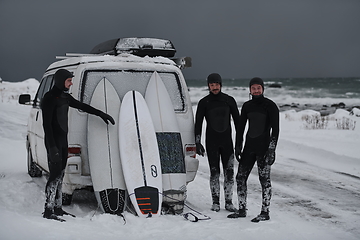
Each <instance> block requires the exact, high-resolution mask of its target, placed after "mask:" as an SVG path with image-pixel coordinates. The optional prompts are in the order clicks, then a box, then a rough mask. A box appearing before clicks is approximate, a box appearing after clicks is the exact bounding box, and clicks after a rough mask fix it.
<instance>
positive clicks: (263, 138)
mask: <svg viewBox="0 0 360 240" xmlns="http://www.w3.org/2000/svg"><path fill="white" fill-rule="evenodd" d="M247 121H248V122H249V128H248V131H247V134H246V141H245V146H244V149H243V151H242V154H241V159H240V161H239V169H238V173H237V175H236V182H237V193H238V198H239V209H246V198H247V183H246V182H247V179H248V177H249V175H250V172H251V170H252V168H253V167H254V164H255V162H257V166H258V172H259V180H260V183H261V187H262V211H264V212H268V211H269V205H270V199H271V182H270V167H271V166H270V164H269V163H267V161H266V158H264V156H265V154H266V152H267V151H268V149H269V145H271V146H272V147H273V149H274V151H275V147H276V144H277V140H278V137H279V109H278V107H277V106H276V104H275V103H274V102H273V101H271V100H270V99H268V98H265V97H264V96H263V95H261V96H259V97H256V98H254V97H253V99H252V100H249V101H247V102H245V103H244V104H243V106H242V109H241V115H240V124H239V134H240V135H241V140H240V142H241V143H242V136H243V133H244V130H245V125H246V122H247ZM270 143H271V144H270Z"/></svg>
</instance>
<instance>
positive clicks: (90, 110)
mask: <svg viewBox="0 0 360 240" xmlns="http://www.w3.org/2000/svg"><path fill="white" fill-rule="evenodd" d="M68 99H69V106H70V107H73V108H76V109H80V110H82V111H84V112H87V113H89V114H93V115H96V116H99V117H101V118H102V119H103V120H104V122H105V123H106V124H108V123H109V121H110V122H111V123H112V124H113V125H114V124H115V121H114V119H113V118H112V117H111V116H110V115H108V114H106V113H104V112H103V111H101V110H99V109H96V108H94V107H92V106H90V105H88V104H86V103H82V102H80V101H78V100H76V99H75V98H73V96H71V95H70V94H68Z"/></svg>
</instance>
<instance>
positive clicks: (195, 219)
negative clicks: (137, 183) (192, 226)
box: [159, 192, 211, 222]
mask: <svg viewBox="0 0 360 240" xmlns="http://www.w3.org/2000/svg"><path fill="white" fill-rule="evenodd" d="M159 194H160V195H163V196H165V197H167V198H170V199H172V200H175V201H178V199H175V198H172V197H169V196H167V195H165V194H163V193H160V192H159ZM184 206H185V207H187V208H188V209H190V210H191V211H193V212H194V213H196V214H197V215H198V216H196V215H195V214H194V213H192V212H188V213H183V214H177V215H180V216H182V217H183V218H184V219H185V220H188V221H190V222H198V221H200V220H210V219H211V218H210V217H209V216H206V215H205V214H203V213H201V212H199V211H197V210H195V209H194V208H192V207H190V206H189V205H187V204H186V203H185V202H184ZM168 208H171V206H168ZM171 212H172V214H173V215H175V214H176V213H175V211H174V210H172V211H171ZM199 216H201V217H199Z"/></svg>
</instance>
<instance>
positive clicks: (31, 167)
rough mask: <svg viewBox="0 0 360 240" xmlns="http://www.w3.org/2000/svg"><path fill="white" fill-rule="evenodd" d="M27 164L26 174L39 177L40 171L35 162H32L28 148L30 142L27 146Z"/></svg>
mask: <svg viewBox="0 0 360 240" xmlns="http://www.w3.org/2000/svg"><path fill="white" fill-rule="evenodd" d="M27 166H28V174H29V175H30V177H41V176H42V171H41V169H40V168H39V167H38V166H36V164H35V163H34V160H33V157H32V154H31V148H30V144H29V145H28V147H27Z"/></svg>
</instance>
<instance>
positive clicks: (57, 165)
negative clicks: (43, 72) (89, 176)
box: [41, 69, 115, 221]
mask: <svg viewBox="0 0 360 240" xmlns="http://www.w3.org/2000/svg"><path fill="white" fill-rule="evenodd" d="M73 77H74V76H73V74H72V73H71V72H69V71H68V70H66V69H59V70H57V71H56V73H55V75H54V81H55V84H54V86H53V87H52V89H51V90H50V91H49V92H47V93H46V94H45V96H44V98H43V99H42V101H41V109H42V117H43V128H44V133H45V147H46V150H47V154H48V164H49V171H50V175H49V179H48V182H47V184H46V187H45V195H46V203H45V211H44V213H43V217H44V218H48V219H55V220H59V221H65V220H63V219H61V218H59V217H58V216H62V215H64V214H68V215H71V214H69V213H66V212H65V211H64V210H63V209H62V190H61V187H62V181H63V177H64V169H65V167H66V162H67V157H68V140H67V134H68V110H69V107H73V108H77V109H80V110H82V111H84V112H87V113H90V114H94V115H97V116H99V117H101V118H102V119H103V120H104V122H105V123H106V124H108V122H109V121H110V122H111V123H112V124H115V121H114V120H113V118H112V117H111V116H109V115H108V114H106V113H104V112H102V111H100V110H98V109H95V108H93V107H91V106H89V105H87V104H85V103H82V102H79V101H78V100H76V99H75V98H73V97H72V96H71V95H70V94H69V93H67V91H68V90H69V88H70V86H71V85H72V78H73Z"/></svg>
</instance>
